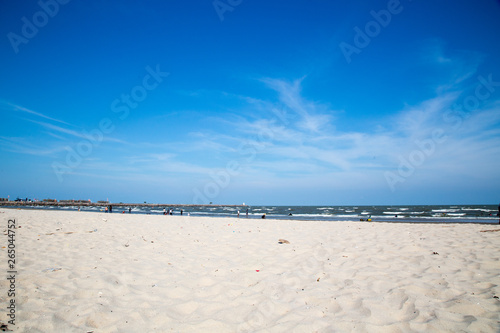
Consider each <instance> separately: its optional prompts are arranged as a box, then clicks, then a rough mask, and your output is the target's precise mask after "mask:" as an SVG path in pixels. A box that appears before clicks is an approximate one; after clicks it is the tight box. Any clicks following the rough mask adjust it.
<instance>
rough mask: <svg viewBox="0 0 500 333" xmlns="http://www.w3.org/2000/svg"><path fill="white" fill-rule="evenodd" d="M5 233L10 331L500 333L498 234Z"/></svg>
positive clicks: (0, 315) (74, 223) (428, 228)
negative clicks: (12, 254) (11, 311)
mask: <svg viewBox="0 0 500 333" xmlns="http://www.w3.org/2000/svg"><path fill="white" fill-rule="evenodd" d="M0 220H1V221H2V230H3V231H4V232H3V235H2V237H4V238H3V240H2V243H1V244H5V245H2V249H1V252H2V262H1V264H0V265H1V267H2V271H3V272H4V275H6V276H9V275H8V273H7V272H8V271H9V270H10V269H9V267H8V261H7V260H8V258H7V251H8V249H9V244H10V243H8V242H7V240H8V235H7V234H8V230H13V231H15V237H14V240H15V242H14V246H15V259H16V261H15V267H14V269H15V271H16V273H15V274H14V275H15V283H14V285H15V286H14V287H15V296H12V297H11V296H9V294H8V292H7V291H8V290H9V289H11V288H12V283H11V281H9V280H8V279H2V280H1V281H0V290H1V291H2V293H1V294H0V304H1V308H2V310H1V311H0V321H1V322H2V324H6V325H7V326H8V328H9V329H12V330H14V331H16V332H152V331H157V332H288V331H292V332H459V331H464V332H498V331H499V328H500V325H499V321H500V300H499V299H498V297H500V251H499V249H500V231H498V230H499V229H500V226H498V225H484V224H452V223H448V224H425V223H420V224H414V223H373V222H360V221H341V222H323V221H288V220H266V219H246V218H245V216H244V214H242V216H241V217H240V218H237V217H236V216H234V217H226V218H220V217H218V218H214V217H194V216H186V215H184V216H179V215H173V216H170V215H167V216H163V215H145V214H119V213H113V214H106V213H97V212H78V211H49V210H21V209H5V208H2V209H0ZM9 220H10V221H15V223H13V222H9ZM9 225H15V229H13V228H11V229H9V228H8V226H9ZM11 234H12V233H11ZM280 240H281V241H280ZM285 241H286V242H285ZM9 274H10V273H9ZM10 275H12V274H10ZM12 299H14V300H15V306H16V307H15V325H12V324H9V323H8V321H9V320H11V318H9V316H8V309H7V306H8V305H9V304H10V302H12Z"/></svg>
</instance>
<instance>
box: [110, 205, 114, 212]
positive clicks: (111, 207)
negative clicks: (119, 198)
mask: <svg viewBox="0 0 500 333" xmlns="http://www.w3.org/2000/svg"><path fill="white" fill-rule="evenodd" d="M109 212H110V213H112V212H113V206H111V205H109Z"/></svg>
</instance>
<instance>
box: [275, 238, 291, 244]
mask: <svg viewBox="0 0 500 333" xmlns="http://www.w3.org/2000/svg"><path fill="white" fill-rule="evenodd" d="M278 243H280V244H290V242H289V241H287V240H286V239H281V238H280V239H278Z"/></svg>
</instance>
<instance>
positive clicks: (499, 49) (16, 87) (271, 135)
mask: <svg viewBox="0 0 500 333" xmlns="http://www.w3.org/2000/svg"><path fill="white" fill-rule="evenodd" d="M0 7H1V10H0V35H1V36H3V37H2V39H1V42H0V63H1V64H2V66H0V77H1V80H0V112H1V115H2V122H1V123H0V175H1V176H0V197H7V195H10V197H11V198H12V199H13V198H15V197H17V196H20V197H30V198H38V199H44V198H56V199H91V200H93V201H97V200H103V199H106V198H109V200H111V201H113V202H119V201H123V202H144V201H147V202H165V203H184V204H190V203H208V202H213V203H220V204H240V203H243V202H245V203H247V204H251V205H379V204H394V205H397V204H461V203H463V204H474V203H476V204H482V203H485V204H496V203H498V201H499V200H500V175H499V172H498V170H500V62H499V61H498V59H499V57H500V34H499V33H500V20H498V17H500V3H499V2H498V1H493V0H481V1H463V0H462V1H460V0H458V1H456V0H455V1H451V0H442V1H424V0H413V1H410V0H401V1H396V0H390V1H370V2H356V1H347V0H337V1H318V0H313V1H305V0H304V1H296V0H292V1H286V2H285V1H261V0H243V1H240V0H220V1H219V0H217V1H141V2H140V1H132V0H128V1H127V0H126V1H107V2H101V1H79V0H72V1H68V0H64V1H63V0H60V1H59V2H57V1H56V0H41V1H39V2H36V1H22V2H20V1H13V0H8V1H2V3H1V4H0Z"/></svg>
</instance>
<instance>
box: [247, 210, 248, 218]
mask: <svg viewBox="0 0 500 333" xmlns="http://www.w3.org/2000/svg"><path fill="white" fill-rule="evenodd" d="M247 217H248V208H247Z"/></svg>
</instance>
